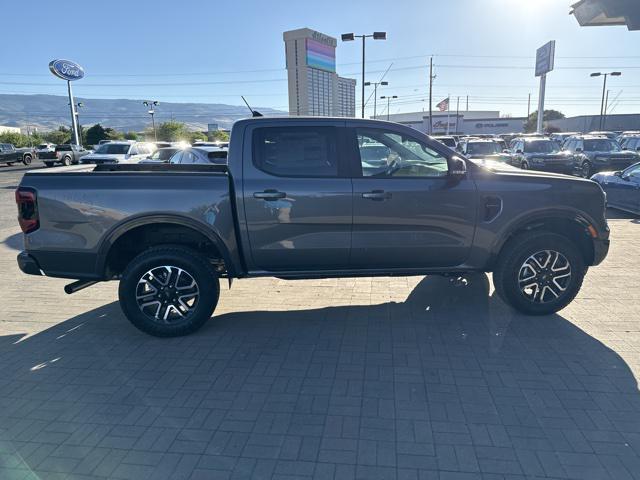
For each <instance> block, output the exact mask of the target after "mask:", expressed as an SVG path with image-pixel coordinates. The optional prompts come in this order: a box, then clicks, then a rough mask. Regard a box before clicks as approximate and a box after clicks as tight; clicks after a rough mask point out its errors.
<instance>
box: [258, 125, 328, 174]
mask: <svg viewBox="0 0 640 480" xmlns="http://www.w3.org/2000/svg"><path fill="white" fill-rule="evenodd" d="M253 162H254V165H255V166H256V167H257V168H259V169H260V170H262V171H264V172H267V173H270V174H272V175H276V176H282V177H336V176H338V155H337V141H336V129H335V128H334V127H265V128H256V129H255V130H254V133H253Z"/></svg>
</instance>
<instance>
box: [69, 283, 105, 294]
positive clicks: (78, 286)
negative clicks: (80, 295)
mask: <svg viewBox="0 0 640 480" xmlns="http://www.w3.org/2000/svg"><path fill="white" fill-rule="evenodd" d="M96 283H99V280H77V281H75V282H73V283H70V284H69V285H65V286H64V292H65V293H67V294H69V295H71V294H72V293H76V292H79V291H80V290H83V289H85V288H87V287H90V286H91V285H95V284H96Z"/></svg>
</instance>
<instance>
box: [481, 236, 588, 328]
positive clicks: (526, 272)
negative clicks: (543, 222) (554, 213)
mask: <svg viewBox="0 0 640 480" xmlns="http://www.w3.org/2000/svg"><path fill="white" fill-rule="evenodd" d="M585 272H586V268H585V265H584V259H583V258H582V255H580V252H579V249H578V248H577V246H576V245H575V244H574V243H573V242H571V241H570V240H569V239H567V238H566V237H563V236H561V235H557V234H554V233H547V232H539V233H531V234H523V235H520V236H517V237H515V238H513V239H512V240H511V241H510V242H509V243H508V244H507V246H506V247H505V248H504V249H503V251H502V252H501V253H500V259H499V260H498V264H497V265H496V269H495V271H494V272H493V283H494V285H495V288H496V292H497V293H498V295H499V296H500V297H501V298H502V299H503V300H504V301H505V302H506V303H508V304H509V305H511V306H512V307H513V308H515V309H516V310H519V311H520V312H523V313H526V314H529V315H547V314H551V313H555V312H557V311H558V310H562V309H563V308H564V307H566V306H567V305H568V304H569V303H571V301H572V300H573V299H574V298H575V296H576V295H577V294H578V292H579V291H580V287H581V286H582V281H583V279H584V275H585Z"/></svg>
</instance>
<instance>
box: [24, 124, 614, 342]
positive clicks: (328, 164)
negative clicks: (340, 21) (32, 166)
mask: <svg viewBox="0 0 640 480" xmlns="http://www.w3.org/2000/svg"><path fill="white" fill-rule="evenodd" d="M378 147H384V148H378ZM376 152H378V153H376ZM16 201H17V203H18V210H19V221H20V225H21V228H22V230H23V231H24V233H25V247H26V249H25V251H24V252H22V253H20V255H19V256H18V264H19V266H20V268H21V270H22V271H23V272H25V273H28V274H33V275H47V276H52V277H63V278H70V279H76V280H77V281H75V282H74V283H71V284H69V285H67V287H66V289H65V290H66V291H67V293H72V292H74V291H77V290H79V289H81V288H84V287H87V286H89V285H91V284H93V283H95V282H100V281H105V280H119V281H120V285H119V298H120V303H121V306H122V309H123V311H124V313H125V314H126V316H127V317H128V318H129V320H130V321H131V322H132V323H133V324H134V325H136V326H137V327H138V328H140V329H141V330H143V331H145V332H147V333H150V334H152V335H157V336H177V335H184V334H187V333H190V332H193V331H195V330H196V329H198V328H199V327H200V326H202V325H203V324H204V323H205V321H206V320H207V319H209V318H210V317H211V315H212V313H213V311H214V309H215V307H216V304H217V302H218V296H219V290H220V289H219V279H220V278H227V279H228V280H229V283H231V280H232V279H233V278H247V277H261V276H275V277H279V278H283V279H307V278H324V277H346V276H391V275H426V274H440V275H451V276H460V275H462V274H464V273H466V272H472V271H479V272H488V271H492V272H493V279H494V285H495V288H496V290H497V292H498V294H499V295H500V296H501V298H503V299H504V300H505V301H506V302H507V303H509V304H510V305H512V306H513V307H515V308H516V309H518V310H520V311H522V312H525V313H528V314H533V315H543V314H549V313H552V312H555V311H558V310H560V309H562V308H563V307H565V306H566V305H567V304H568V303H569V302H571V301H572V300H573V298H574V297H575V296H576V294H577V293H578V291H579V289H580V287H581V284H582V281H583V278H584V275H585V273H586V271H587V267H588V266H591V265H597V264H599V263H600V262H601V261H602V260H603V259H604V258H605V256H606V254H607V251H608V248H609V229H608V226H607V222H606V220H605V216H604V212H605V197H604V194H603V191H602V189H601V188H600V187H599V186H598V184H596V183H595V182H592V181H590V180H584V179H580V178H573V177H569V176H564V175H559V174H550V173H544V172H533V171H521V170H518V169H515V168H513V167H509V166H507V165H501V164H498V163H497V162H496V163H495V164H493V163H491V162H485V163H484V164H482V165H481V164H476V163H474V161H471V160H467V159H465V158H463V157H461V156H459V154H457V153H456V152H454V151H453V150H450V149H449V148H448V147H446V146H444V145H442V144H441V143H439V142H437V141H436V140H434V139H432V138H429V137H427V136H425V135H423V134H421V133H419V132H417V131H416V130H414V129H411V128H409V127H406V126H403V125H399V124H395V123H389V122H381V121H375V120H356V119H344V118H252V119H247V120H241V121H238V122H237V123H235V125H234V126H233V130H232V133H231V145H230V148H229V157H228V165H188V164H182V165H153V164H137V165H136V164H132V165H131V164H126V165H125V164H121V165H118V164H105V165H98V166H93V165H91V166H77V167H74V166H70V167H60V168H55V169H51V170H38V171H33V172H29V173H27V174H26V175H25V176H24V178H23V180H22V182H21V184H20V186H19V187H18V189H17V191H16ZM257 294H259V293H257Z"/></svg>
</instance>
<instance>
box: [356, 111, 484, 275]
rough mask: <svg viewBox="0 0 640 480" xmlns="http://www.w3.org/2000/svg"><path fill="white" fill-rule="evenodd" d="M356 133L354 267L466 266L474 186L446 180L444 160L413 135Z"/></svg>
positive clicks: (384, 130) (473, 220) (434, 148)
mask: <svg viewBox="0 0 640 480" xmlns="http://www.w3.org/2000/svg"><path fill="white" fill-rule="evenodd" d="M353 126H354V127H355V128H351V129H349V132H351V138H352V142H351V145H352V146H353V148H352V151H354V152H353V154H354V156H355V157H356V162H355V164H356V166H355V178H354V179H353V190H354V193H353V239H352V247H351V260H350V263H351V265H352V267H354V268H359V269H379V268H398V269H413V268H416V269H421V268H439V267H452V266H456V265H460V264H462V263H464V262H465V260H466V259H467V257H468V256H469V253H470V250H471V245H472V243H473V236H474V232H475V224H476V216H477V214H476V196H477V195H476V188H475V184H474V183H473V181H472V180H471V179H470V178H469V177H468V176H467V177H465V178H455V177H452V176H450V175H449V168H448V160H447V155H448V154H447V153H444V149H440V148H439V147H438V146H437V145H436V144H435V142H432V141H430V140H429V139H428V138H427V137H424V136H421V135H420V134H419V133H417V132H416V134H413V133H412V132H411V131H410V130H409V129H405V128H401V127H398V130H393V128H388V127H371V128H370V127H367V128H358V127H356V125H355V124H354V125H353Z"/></svg>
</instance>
